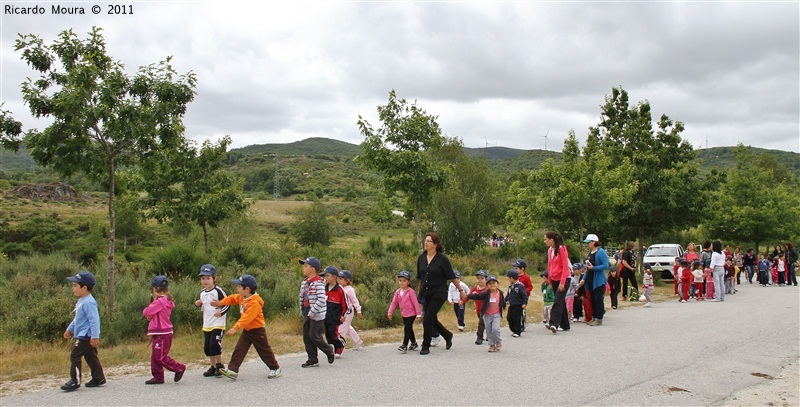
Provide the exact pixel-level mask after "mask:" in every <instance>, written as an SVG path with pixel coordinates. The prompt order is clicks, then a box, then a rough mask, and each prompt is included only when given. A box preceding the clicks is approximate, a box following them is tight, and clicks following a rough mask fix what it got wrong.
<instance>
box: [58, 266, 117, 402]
mask: <svg viewBox="0 0 800 407" xmlns="http://www.w3.org/2000/svg"><path fill="white" fill-rule="evenodd" d="M67 280H69V281H70V282H71V283H72V293H73V294H75V296H76V297H78V303H77V304H75V318H73V319H72V322H70V324H69V326H68V327H67V329H66V330H65V331H64V339H70V338H71V337H72V336H73V335H74V336H75V345H74V346H73V347H72V352H71V353H70V355H69V360H70V369H69V376H70V380H69V381H68V382H66V383H64V385H63V386H61V390H64V391H73V390H77V389H79V388H80V387H81V369H82V367H83V366H82V365H81V358H84V359H85V360H86V364H87V365H89V368H90V369H91V371H92V380H89V381H88V382H87V383H86V387H97V386H102V385H104V384H106V376H105V374H104V373H103V366H102V365H101V364H100V359H99V358H98V357H97V347H98V346H99V345H100V313H99V312H98V311H97V301H95V299H94V296H92V289H93V288H94V285H95V279H94V275H93V274H92V273H90V272H88V271H86V270H81V271H79V272H78V274H76V275H74V276H70V277H67Z"/></svg>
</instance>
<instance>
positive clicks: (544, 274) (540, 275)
mask: <svg viewBox="0 0 800 407" xmlns="http://www.w3.org/2000/svg"><path fill="white" fill-rule="evenodd" d="M539 277H541V278H548V277H549V274H547V272H546V271H545V272H543V273H542V274H539Z"/></svg>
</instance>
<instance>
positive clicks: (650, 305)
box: [644, 302, 653, 307]
mask: <svg viewBox="0 0 800 407" xmlns="http://www.w3.org/2000/svg"><path fill="white" fill-rule="evenodd" d="M644 306H645V307H652V306H653V303H652V302H648V303H645V304H644Z"/></svg>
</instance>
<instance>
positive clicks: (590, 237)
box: [583, 233, 600, 243]
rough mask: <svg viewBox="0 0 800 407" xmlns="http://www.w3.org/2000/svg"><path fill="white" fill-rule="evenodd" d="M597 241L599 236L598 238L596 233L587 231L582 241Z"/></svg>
mask: <svg viewBox="0 0 800 407" xmlns="http://www.w3.org/2000/svg"><path fill="white" fill-rule="evenodd" d="M599 241H600V238H598V237H597V235H596V234H594V233H589V234H588V235H586V239H583V243H589V242H599Z"/></svg>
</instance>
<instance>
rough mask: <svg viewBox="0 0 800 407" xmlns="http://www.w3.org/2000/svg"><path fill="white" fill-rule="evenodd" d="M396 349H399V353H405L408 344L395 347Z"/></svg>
mask: <svg viewBox="0 0 800 407" xmlns="http://www.w3.org/2000/svg"><path fill="white" fill-rule="evenodd" d="M397 350H399V351H400V353H406V352H408V346H405V345H400V347H399V348H397Z"/></svg>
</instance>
